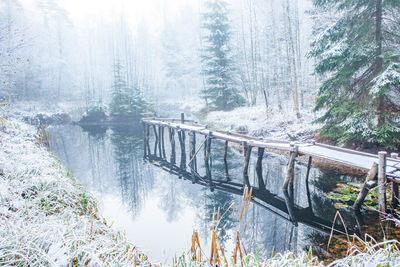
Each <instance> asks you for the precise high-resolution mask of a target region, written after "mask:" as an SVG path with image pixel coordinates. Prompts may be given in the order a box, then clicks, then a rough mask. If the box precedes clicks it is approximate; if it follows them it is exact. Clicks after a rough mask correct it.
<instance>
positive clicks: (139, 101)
mask: <svg viewBox="0 0 400 267" xmlns="http://www.w3.org/2000/svg"><path fill="white" fill-rule="evenodd" d="M125 77H126V75H124V73H123V71H122V65H121V62H120V61H119V59H117V60H116V62H115V64H114V84H113V93H112V100H111V103H110V115H111V116H112V117H113V118H114V119H122V120H124V119H126V118H132V119H139V118H140V117H141V113H143V112H144V111H146V110H147V103H146V102H145V100H144V99H143V97H142V95H141V92H140V90H139V89H138V88H136V87H132V86H129V85H128V83H127V82H126V78H125Z"/></svg>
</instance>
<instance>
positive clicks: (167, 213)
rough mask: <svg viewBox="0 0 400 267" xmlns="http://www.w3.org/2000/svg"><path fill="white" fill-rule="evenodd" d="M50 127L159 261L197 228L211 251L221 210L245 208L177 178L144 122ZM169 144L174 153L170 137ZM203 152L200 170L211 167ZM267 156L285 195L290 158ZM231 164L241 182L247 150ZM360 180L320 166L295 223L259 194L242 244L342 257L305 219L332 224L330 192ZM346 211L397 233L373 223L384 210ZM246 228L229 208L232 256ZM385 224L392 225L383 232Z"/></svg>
mask: <svg viewBox="0 0 400 267" xmlns="http://www.w3.org/2000/svg"><path fill="white" fill-rule="evenodd" d="M48 130H49V133H50V137H51V149H52V151H53V152H54V153H55V155H56V156H57V157H58V158H59V159H60V160H61V161H62V162H63V163H64V165H65V166H66V167H67V168H69V169H70V170H71V171H72V172H73V174H74V176H75V177H76V179H77V180H78V182H79V183H81V184H83V185H84V186H85V187H86V188H87V189H88V190H89V191H90V192H92V193H93V194H94V195H95V196H96V197H97V198H98V199H99V203H100V209H101V213H102V214H103V216H104V217H105V219H106V220H107V221H108V222H109V223H111V222H112V223H113V227H115V228H117V229H123V230H124V231H126V235H127V237H128V239H129V240H131V241H132V242H133V243H134V244H136V245H137V246H138V247H139V248H140V249H141V250H142V251H144V252H145V253H146V254H147V255H148V256H149V257H150V259H151V260H152V261H153V262H163V263H167V264H171V263H172V260H173V258H174V257H175V256H177V257H179V256H180V255H181V254H182V253H183V252H186V251H189V250H190V247H191V236H192V233H193V231H194V230H197V231H198V233H199V237H200V242H201V245H202V248H203V250H204V251H205V253H206V254H208V255H209V251H210V239H211V227H212V218H213V213H214V210H215V209H218V208H220V209H221V214H223V213H224V212H225V211H226V210H227V209H228V208H229V206H231V204H232V202H235V206H236V213H238V208H239V207H240V203H241V199H242V196H240V195H238V194H235V193H229V192H227V191H226V190H225V191H224V190H219V189H218V187H213V186H207V185H203V184H201V183H194V182H193V181H191V180H190V179H186V177H185V176H182V175H179V176H180V177H179V176H176V175H174V174H171V173H170V172H168V171H166V170H165V168H164V169H163V168H161V167H159V166H156V165H154V164H152V162H151V161H149V160H145V159H144V158H143V139H142V130H141V126H140V125H137V126H133V127H122V128H114V129H109V128H97V129H93V128H92V129H82V128H81V127H79V126H74V125H67V126H52V127H50V128H49V129H48ZM198 138H200V137H198ZM187 139H188V138H187ZM200 142H201V140H199V141H198V143H200ZM177 145H178V143H177ZM166 147H167V155H168V153H169V143H167V144H166ZM178 150H179V149H178ZM200 154H202V153H199V159H198V165H199V173H201V172H204V166H202V164H201V162H202V160H201V155H200ZM222 155H223V144H220V143H218V142H214V143H213V144H212V177H213V179H215V180H216V181H224V180H226V175H225V171H224V170H225V169H224V164H223V160H222V158H223V156H222ZM264 157H265V158H264V160H263V162H264V165H263V167H264V168H263V179H264V182H265V185H266V189H267V190H268V193H271V194H276V195H277V197H279V198H283V194H282V190H281V187H282V183H283V176H284V170H285V169H286V165H287V161H288V159H287V158H286V157H284V156H280V155H275V154H270V153H267V154H266V155H265V156H264ZM254 158H256V157H254V156H253V159H254ZM177 159H179V155H177ZM228 162H229V163H228V166H229V175H230V177H231V181H233V182H235V181H236V182H241V181H242V179H241V177H242V164H243V157H242V155H241V153H240V152H239V151H237V150H235V149H230V150H229V153H228ZM254 166H255V161H254V160H253V161H251V164H250V172H249V177H250V181H251V184H256V183H257V175H256V172H255V170H254V169H255V168H254ZM305 173H306V166H304V165H303V164H297V165H296V170H295V175H296V177H298V178H297V179H296V180H295V188H294V192H295V194H294V196H295V199H294V202H295V204H296V205H297V206H300V207H308V205H309V204H308V203H309V202H308V198H307V194H306V183H305ZM353 181H357V178H356V177H352V176H347V175H341V174H339V173H336V172H334V171H326V170H325V171H323V170H319V169H317V168H312V169H311V172H310V182H309V188H310V192H311V198H310V199H311V203H312V215H310V214H311V213H309V212H306V213H304V214H303V215H301V216H300V217H299V218H298V219H299V223H293V221H291V220H290V218H289V216H288V214H285V213H284V212H282V211H281V210H279V207H278V206H279V204H280V202H279V201H278V202H276V201H275V200H274V199H273V197H272V200H271V201H269V200H268V199H270V197H269V196H268V194H267V195H265V194H263V193H262V192H261V193H259V194H260V198H259V199H258V201H257V203H255V202H254V203H253V202H252V203H251V204H250V206H249V209H248V212H247V214H245V219H243V220H242V225H241V228H240V229H241V230H240V238H241V242H242V245H243V246H244V247H245V248H246V251H247V253H250V252H252V253H255V254H260V256H261V257H269V256H270V255H271V253H278V252H285V251H288V250H290V251H293V252H295V253H299V252H302V251H308V249H309V248H310V247H312V248H313V251H314V253H316V254H318V255H322V256H321V257H322V258H326V257H327V258H334V257H335V256H340V253H339V252H337V251H333V252H332V251H330V252H326V245H327V242H328V239H329V234H328V233H327V232H329V231H326V229H325V231H322V230H321V229H318V227H310V225H309V224H307V223H302V221H305V222H307V221H308V220H310V218H314V217H315V218H321V219H322V220H325V221H328V222H332V220H333V218H334V216H335V214H336V211H337V210H336V209H335V207H334V203H335V202H334V201H333V200H331V199H329V198H327V197H326V192H328V191H330V190H332V189H333V188H334V187H336V184H337V183H345V182H353ZM228 191H229V190H228ZM274 203H277V204H274ZM274 205H275V206H274ZM340 213H341V215H342V217H343V218H344V220H345V224H346V226H347V227H348V228H349V229H354V231H356V232H359V234H365V232H366V231H367V232H368V231H370V232H368V233H370V234H372V235H374V236H377V238H379V237H381V236H382V235H383V231H386V232H385V234H390V233H391V232H392V230H391V229H392V228H388V227H386V224H385V227H386V228H385V227H382V228H381V226H379V230H376V229H377V228H374V227H372V225H375V223H373V222H377V214H374V213H370V212H368V213H367V212H364V213H362V214H356V213H354V212H353V211H352V210H351V208H346V209H341V210H340ZM312 216H314V217H312ZM365 222H368V223H365ZM376 225H379V224H378V223H376ZM238 227H239V221H238V218H237V215H236V216H235V217H233V216H232V212H231V211H227V212H226V214H225V215H224V216H223V218H222V219H221V222H220V224H219V226H218V236H219V238H220V240H221V242H222V244H223V247H224V250H225V252H226V254H228V255H231V252H232V251H233V249H234V246H235V238H236V231H237V230H238ZM377 227H378V226H377ZM383 228H384V229H385V230H381V229H383ZM367 229H368V230H367ZM371 229H372V230H371ZM389 232H390V233H389ZM343 238H345V237H343ZM336 252H337V253H336Z"/></svg>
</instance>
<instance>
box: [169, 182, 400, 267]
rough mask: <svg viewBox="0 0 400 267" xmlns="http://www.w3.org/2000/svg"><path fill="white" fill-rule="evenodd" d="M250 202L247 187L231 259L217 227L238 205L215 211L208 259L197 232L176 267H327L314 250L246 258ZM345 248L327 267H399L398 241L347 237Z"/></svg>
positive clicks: (175, 264) (249, 193)
mask: <svg viewBox="0 0 400 267" xmlns="http://www.w3.org/2000/svg"><path fill="white" fill-rule="evenodd" d="M251 199H252V189H250V190H248V188H247V187H245V189H244V193H243V198H242V202H241V207H240V210H239V211H238V212H237V215H238V217H239V218H238V220H239V225H238V229H237V231H236V238H235V239H236V245H235V249H234V251H233V253H232V254H231V255H228V254H227V253H225V251H224V250H223V247H222V244H221V242H220V239H219V237H218V232H219V231H218V226H219V222H220V221H221V218H222V217H224V216H230V214H229V212H228V211H229V210H232V216H235V203H232V205H231V206H230V207H229V208H228V210H227V211H225V213H224V214H222V215H221V216H220V211H219V209H218V210H217V211H215V210H214V214H213V220H212V221H213V223H212V229H211V233H210V234H211V253H210V254H209V255H208V254H207V253H205V251H204V250H203V249H202V247H201V245H200V240H199V235H198V233H197V231H194V233H193V235H192V247H191V250H190V252H188V253H185V254H182V255H181V256H180V257H179V258H178V259H176V260H175V262H174V266H177V267H186V266H276V267H280V266H325V264H324V262H321V261H319V259H318V257H316V256H314V255H313V254H312V249H311V248H310V249H309V251H308V252H303V253H302V254H299V255H295V254H293V253H292V252H286V253H284V254H280V253H278V254H273V255H271V257H270V258H268V259H262V258H261V257H260V255H259V254H256V255H254V254H247V252H246V249H245V248H244V247H243V243H242V242H241V238H240V235H241V233H242V232H241V228H242V231H245V229H246V224H247V214H248V209H249V206H250V201H251ZM337 215H338V216H339V217H340V218H341V215H340V213H337ZM335 220H336V217H335ZM342 222H343V220H342ZM332 227H333V226H332ZM243 229H244V230H243ZM332 230H333V229H332ZM332 233H333V232H332ZM332 233H331V236H330V237H329V241H328V244H327V246H328V249H329V245H330V243H331V238H332V237H333V236H332ZM346 246H347V247H348V248H349V249H348V250H347V256H346V257H344V258H342V259H339V260H336V261H334V262H332V263H330V264H329V265H328V266H400V242H399V241H397V240H385V241H382V242H376V241H375V240H374V239H373V238H372V237H371V236H369V235H366V236H365V238H364V240H362V239H361V238H359V237H357V236H353V238H352V240H351V239H350V237H349V236H348V235H347V242H346Z"/></svg>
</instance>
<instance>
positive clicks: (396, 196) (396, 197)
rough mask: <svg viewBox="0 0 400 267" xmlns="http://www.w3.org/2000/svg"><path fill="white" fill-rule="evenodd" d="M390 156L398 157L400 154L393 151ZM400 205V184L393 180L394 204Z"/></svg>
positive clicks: (394, 205)
mask: <svg viewBox="0 0 400 267" xmlns="http://www.w3.org/2000/svg"><path fill="white" fill-rule="evenodd" d="M390 157H391V158H393V159H397V158H398V157H399V154H397V153H391V154H390ZM398 205H399V184H398V183H394V182H392V206H393V207H397V206H398Z"/></svg>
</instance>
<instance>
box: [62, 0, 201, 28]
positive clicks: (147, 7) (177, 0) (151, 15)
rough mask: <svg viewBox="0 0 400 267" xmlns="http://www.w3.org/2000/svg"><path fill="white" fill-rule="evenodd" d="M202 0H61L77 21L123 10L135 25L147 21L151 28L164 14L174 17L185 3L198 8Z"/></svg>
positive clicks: (155, 25) (161, 20)
mask: <svg viewBox="0 0 400 267" xmlns="http://www.w3.org/2000/svg"><path fill="white" fill-rule="evenodd" d="M198 1H201V0H60V5H61V6H62V7H64V8H65V9H66V10H67V11H68V12H69V13H70V15H71V18H72V19H73V20H74V21H76V22H78V23H79V22H82V20H85V19H90V18H93V17H98V16H100V17H102V18H107V16H110V15H111V14H112V13H113V12H115V13H116V12H120V10H123V11H124V13H125V15H126V16H127V18H128V20H129V22H130V23H131V24H132V26H133V27H135V26H136V25H138V23H140V22H141V21H145V22H146V23H147V24H148V26H149V27H150V29H153V30H154V29H156V28H158V27H159V26H160V25H161V24H162V23H163V19H164V16H165V17H166V18H167V19H173V18H174V16H175V15H176V14H177V13H178V12H180V10H181V8H182V7H184V6H185V5H191V6H193V7H194V8H196V6H197V3H198Z"/></svg>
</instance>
